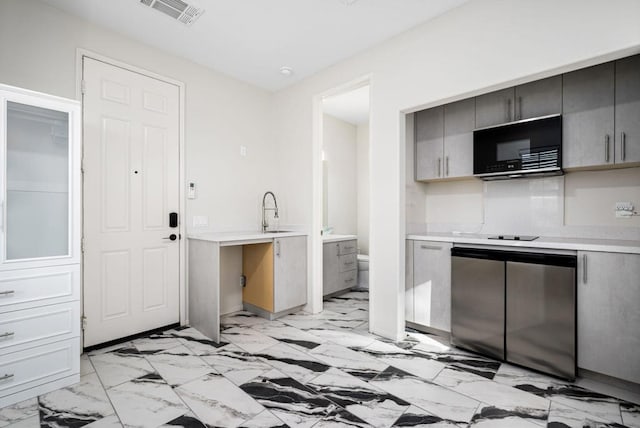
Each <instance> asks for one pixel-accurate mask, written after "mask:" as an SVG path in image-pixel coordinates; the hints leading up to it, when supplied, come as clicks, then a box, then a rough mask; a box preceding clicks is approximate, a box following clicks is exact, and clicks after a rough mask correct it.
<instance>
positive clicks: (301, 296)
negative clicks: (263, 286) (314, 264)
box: [273, 236, 307, 313]
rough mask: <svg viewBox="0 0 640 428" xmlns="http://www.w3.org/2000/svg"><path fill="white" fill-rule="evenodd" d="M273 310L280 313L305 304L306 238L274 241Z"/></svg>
mask: <svg viewBox="0 0 640 428" xmlns="http://www.w3.org/2000/svg"><path fill="white" fill-rule="evenodd" d="M273 244H274V246H275V248H274V252H273V288H274V290H273V310H274V312H276V313H277V312H280V311H284V310H287V309H291V308H295V307H296V306H300V305H304V304H306V303H307V237H306V236H292V237H288V238H278V239H276V240H274V243H273Z"/></svg>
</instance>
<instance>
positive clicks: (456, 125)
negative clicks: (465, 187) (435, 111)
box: [443, 98, 476, 178]
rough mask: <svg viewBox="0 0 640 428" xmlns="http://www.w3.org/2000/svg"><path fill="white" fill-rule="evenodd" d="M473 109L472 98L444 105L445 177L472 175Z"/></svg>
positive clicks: (474, 108)
mask: <svg viewBox="0 0 640 428" xmlns="http://www.w3.org/2000/svg"><path fill="white" fill-rule="evenodd" d="M475 110H476V105H475V101H474V99H473V98H470V99H467V100H462V101H458V102H455V103H451V104H447V105H445V106H444V163H443V175H444V176H445V177H446V178H455V177H469V176H471V175H473V129H474V127H475Z"/></svg>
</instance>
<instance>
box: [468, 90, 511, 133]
mask: <svg viewBox="0 0 640 428" xmlns="http://www.w3.org/2000/svg"><path fill="white" fill-rule="evenodd" d="M513 96H514V88H507V89H502V90H500V91H495V92H490V93H488V94H484V95H480V96H477V97H476V128H484V127H486V126H493V125H499V124H501V123H507V122H511V121H512V120H514V114H513V104H514V103H513Z"/></svg>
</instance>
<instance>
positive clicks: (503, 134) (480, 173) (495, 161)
mask: <svg viewBox="0 0 640 428" xmlns="http://www.w3.org/2000/svg"><path fill="white" fill-rule="evenodd" d="M473 174H474V175H475V176H477V177H480V178H482V179H485V180H495V179H507V178H517V177H522V176H529V175H560V174H562V116H561V115H552V116H544V117H540V118H535V119H525V120H520V121H517V122H511V123H507V124H504V125H498V126H491V127H487V128H482V129H476V130H475V131H473Z"/></svg>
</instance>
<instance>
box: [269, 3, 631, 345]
mask: <svg viewBox="0 0 640 428" xmlns="http://www.w3.org/2000/svg"><path fill="white" fill-rule="evenodd" d="M638 16H640V2H638V1H635V0H613V1H607V2H599V1H583V0H564V1H561V2H558V1H555V0H521V1H518V2H513V1H508V0H472V1H470V2H468V3H465V4H464V5H463V6H461V7H459V8H457V9H454V10H452V11H450V12H449V13H447V14H445V15H442V16H440V17H438V18H436V19H434V20H432V21H430V22H427V23H425V24H423V25H421V26H418V27H416V28H414V29H413V30H411V31H409V32H407V33H404V34H402V35H400V36H398V37H396V38H394V39H392V40H390V41H388V42H386V43H384V44H382V45H381V46H378V47H376V48H374V49H371V50H369V51H367V52H364V53H362V54H360V55H358V56H356V57H354V58H351V59H349V60H346V61H343V62H341V63H339V64H337V65H335V66H333V67H330V68H329V69H327V70H325V71H323V72H322V73H319V74H317V75H316V76H314V77H312V78H309V79H306V80H305V81H303V82H301V83H300V84H297V85H295V86H293V87H290V88H288V89H286V90H283V91H280V92H278V93H277V94H275V97H274V106H273V107H274V108H273V110H274V112H275V118H274V125H275V127H276V129H275V133H276V134H275V135H276V141H277V142H278V144H279V162H280V170H281V172H282V177H281V179H282V189H283V199H285V200H286V203H287V205H289V206H295V207H296V208H294V209H291V210H290V211H289V215H290V216H291V217H290V218H291V219H292V220H293V221H295V222H299V223H303V224H311V222H312V219H313V217H314V216H313V206H314V204H313V196H312V189H313V184H312V183H313V181H312V171H314V168H313V150H312V149H313V111H314V110H313V109H314V106H313V98H314V96H316V95H318V94H321V93H324V92H326V91H329V90H330V89H331V88H334V87H336V86H339V85H343V84H345V82H348V81H351V80H354V79H356V78H359V77H361V76H365V75H370V76H371V119H370V120H371V128H370V129H371V146H370V150H371V184H370V188H371V189H372V192H371V212H370V221H371V236H370V258H371V266H370V269H371V270H370V276H371V278H370V289H371V295H370V302H371V303H370V307H371V315H370V329H371V330H372V331H373V332H375V333H378V334H381V335H383V336H387V337H392V338H398V337H400V336H401V335H402V332H403V327H404V233H405V185H406V183H405V174H406V170H405V169H406V168H405V161H406V159H405V156H406V153H405V152H406V147H405V146H406V144H405V131H406V128H405V117H404V115H403V114H402V112H407V111H415V110H418V109H419V108H422V107H428V106H430V105H436V104H443V103H445V102H448V101H453V100H457V99H462V98H467V97H469V96H473V95H476V94H478V93H482V92H488V91H489V90H491V89H497V88H501V87H507V86H511V85H513V84H517V83H523V82H525V81H531V80H535V79H538V78H542V77H547V76H550V75H553V74H558V73H559V72H563V71H568V70H572V69H577V68H580V67H582V66H585V65H590V64H595V63H597V62H603V61H605V60H607V59H613V58H615V57H619V56H624V55H627V54H631V53H635V52H638V51H640V49H639V48H640V26H638V25H637V23H638V22H637V17H638ZM452 220H453V221H457V220H458V219H456V218H455V217H452ZM313 239H314V240H318V239H319V238H318V237H315V236H314V237H313ZM317 247H319V246H314V250H315V249H316V248H317ZM313 296H314V299H316V300H317V299H318V294H317V293H315V294H313Z"/></svg>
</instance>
